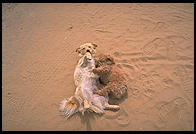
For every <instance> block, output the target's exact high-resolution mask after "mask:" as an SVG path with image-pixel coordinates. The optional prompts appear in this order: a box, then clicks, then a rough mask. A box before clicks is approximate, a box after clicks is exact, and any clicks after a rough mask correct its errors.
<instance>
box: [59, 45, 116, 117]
mask: <svg viewBox="0 0 196 134" xmlns="http://www.w3.org/2000/svg"><path fill="white" fill-rule="evenodd" d="M96 47H97V45H95V44H93V43H86V44H84V45H81V46H80V47H79V48H78V49H76V52H78V53H79V57H80V59H79V61H78V64H77V66H76V69H75V72H74V81H75V85H76V91H75V94H74V96H72V97H70V98H69V99H65V100H63V101H62V103H61V105H60V111H62V112H63V113H64V114H65V115H66V116H68V117H69V116H71V115H73V114H74V113H76V112H78V111H80V112H82V113H83V114H84V112H85V111H87V110H91V111H94V112H96V113H104V109H119V106H118V105H109V104H108V97H103V96H100V95H98V94H93V90H94V89H97V86H96V82H97V79H98V76H97V75H96V74H94V73H93V72H92V70H93V69H94V68H95V61H94V57H95V53H96V50H95V49H96Z"/></svg>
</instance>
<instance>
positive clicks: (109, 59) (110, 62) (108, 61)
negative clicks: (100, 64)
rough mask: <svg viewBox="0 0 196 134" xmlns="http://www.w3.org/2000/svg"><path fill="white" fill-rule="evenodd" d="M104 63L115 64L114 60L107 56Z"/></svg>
mask: <svg viewBox="0 0 196 134" xmlns="http://www.w3.org/2000/svg"><path fill="white" fill-rule="evenodd" d="M106 62H107V64H108V65H112V64H115V62H114V58H112V57H111V56H108V57H107V58H106Z"/></svg>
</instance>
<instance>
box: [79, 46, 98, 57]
mask: <svg viewBox="0 0 196 134" xmlns="http://www.w3.org/2000/svg"><path fill="white" fill-rule="evenodd" d="M96 47H97V45H96V44H94V43H85V44H83V45H81V46H80V47H79V48H77V49H76V52H78V54H79V56H80V57H82V56H84V55H85V54H86V53H87V52H88V53H90V54H91V55H92V56H95V53H96Z"/></svg>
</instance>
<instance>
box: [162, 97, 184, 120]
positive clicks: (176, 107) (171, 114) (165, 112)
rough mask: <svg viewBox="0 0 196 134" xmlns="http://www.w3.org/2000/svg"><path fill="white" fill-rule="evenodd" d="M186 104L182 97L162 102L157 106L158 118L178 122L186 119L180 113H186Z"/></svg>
mask: <svg viewBox="0 0 196 134" xmlns="http://www.w3.org/2000/svg"><path fill="white" fill-rule="evenodd" d="M187 108H188V104H187V103H186V101H185V99H184V98H182V97H177V98H175V99H173V100H171V101H169V102H166V103H163V104H162V105H161V106H160V108H159V115H158V116H159V119H160V120H161V121H163V122H167V123H168V122H170V121H171V120H172V122H176V123H180V122H181V121H185V120H186V119H185V118H184V119H183V117H182V113H184V116H185V114H187V113H186V112H187V110H188V109H187Z"/></svg>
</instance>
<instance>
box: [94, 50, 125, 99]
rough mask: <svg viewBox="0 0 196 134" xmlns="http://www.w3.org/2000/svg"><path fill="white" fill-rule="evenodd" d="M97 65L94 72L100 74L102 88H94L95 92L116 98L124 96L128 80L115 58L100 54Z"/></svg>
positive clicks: (100, 86) (96, 60)
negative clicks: (116, 63)
mask: <svg viewBox="0 0 196 134" xmlns="http://www.w3.org/2000/svg"><path fill="white" fill-rule="evenodd" d="M95 66H96V68H95V69H93V73H95V74H97V75H98V76H99V81H98V83H99V84H98V85H99V88H100V90H94V93H96V94H99V95H102V96H110V97H112V98H116V99H120V98H122V96H124V95H125V94H126V93H127V80H126V78H125V77H124V75H123V74H122V73H121V70H120V69H118V67H117V66H116V65H115V62H114V59H113V58H112V57H111V56H110V55H103V54H100V55H98V56H96V59H95Z"/></svg>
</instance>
